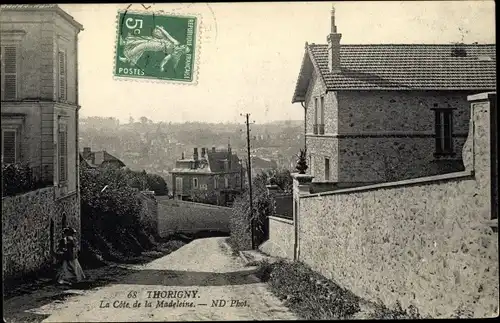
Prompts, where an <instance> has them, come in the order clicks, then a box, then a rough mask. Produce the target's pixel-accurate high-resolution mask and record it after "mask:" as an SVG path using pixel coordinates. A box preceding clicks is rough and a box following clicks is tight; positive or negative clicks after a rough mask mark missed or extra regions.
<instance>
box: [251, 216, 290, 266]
mask: <svg viewBox="0 0 500 323" xmlns="http://www.w3.org/2000/svg"><path fill="white" fill-rule="evenodd" d="M294 233H295V231H294V226H293V220H288V219H283V218H278V217H274V216H270V217H269V239H268V240H266V241H265V242H264V243H263V244H261V245H260V246H259V250H261V251H262V252H264V253H266V254H268V255H271V256H273V257H280V258H286V259H293V254H294V241H295V236H294Z"/></svg>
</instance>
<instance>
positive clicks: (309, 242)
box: [295, 95, 499, 317]
mask: <svg viewBox="0 0 500 323" xmlns="http://www.w3.org/2000/svg"><path fill="white" fill-rule="evenodd" d="M495 97H496V96H493V97H492V96H486V95H485V96H484V97H483V98H480V97H478V98H471V99H472V100H477V101H476V102H473V103H472V113H471V120H470V126H469V135H468V139H467V142H466V143H465V145H464V150H463V163H464V166H465V171H463V172H457V173H450V174H445V175H439V176H433V177H426V178H418V179H412V180H406V181H400V182H392V183H383V184H377V185H371V186H364V187H357V188H351V189H341V190H337V191H334V192H329V193H321V194H307V193H304V192H302V193H301V196H300V198H298V197H297V195H295V199H296V202H297V203H298V212H296V214H295V219H296V225H297V227H298V244H299V246H298V248H299V249H298V259H299V260H300V261H303V262H305V263H307V264H308V265H310V266H311V267H312V268H313V269H315V270H317V271H319V272H320V273H322V274H323V275H325V276H326V277H328V278H331V279H333V280H334V281H336V282H337V283H339V284H340V285H342V286H343V287H346V288H348V289H350V290H351V291H353V292H354V293H355V294H357V295H359V296H361V297H365V298H367V299H370V300H373V301H376V300H377V299H381V300H382V301H383V302H384V303H385V304H386V305H388V306H391V305H394V304H395V302H396V301H400V302H401V304H402V305H403V307H408V306H409V305H410V304H413V305H415V306H416V307H417V308H418V309H419V310H420V312H421V313H422V314H429V315H432V316H433V317H453V316H454V315H456V314H457V313H458V312H460V311H462V312H464V311H466V312H467V311H468V312H470V313H471V314H472V315H473V316H474V317H485V316H493V315H498V302H499V299H498V293H499V290H498V286H499V277H498V276H499V272H498V233H496V231H495V230H493V228H492V226H495V225H496V226H497V222H496V224H495V221H492V220H491V216H492V202H491V200H492V199H491V196H492V195H491V192H492V186H491V170H492V168H491V156H492V150H491V149H493V148H491V147H496V145H493V144H491V142H492V141H493V137H492V136H491V132H490V118H491V117H490V113H491V109H490V108H491V106H490V104H489V102H490V101H488V100H495ZM490 145H491V146H490ZM492 222H493V223H492Z"/></svg>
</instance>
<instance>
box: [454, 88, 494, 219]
mask: <svg viewBox="0 0 500 323" xmlns="http://www.w3.org/2000/svg"><path fill="white" fill-rule="evenodd" d="M467 99H468V101H469V102H470V105H471V121H470V124H469V136H468V137H467V141H466V142H465V144H464V147H463V150H462V158H463V162H464V166H465V170H466V171H471V172H473V174H474V178H475V179H476V182H477V185H478V192H480V194H481V195H483V196H484V197H485V198H487V199H489V201H490V203H488V204H487V205H481V206H480V207H478V208H477V211H476V212H478V213H479V214H480V213H484V218H485V220H487V221H488V222H491V225H492V226H494V227H496V228H498V214H497V209H498V123H497V110H496V92H488V93H480V94H475V95H469V96H468V97H467ZM478 194H479V193H478Z"/></svg>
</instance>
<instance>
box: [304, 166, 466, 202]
mask: <svg viewBox="0 0 500 323" xmlns="http://www.w3.org/2000/svg"><path fill="white" fill-rule="evenodd" d="M473 176H474V172H473V171H463V172H454V173H448V174H441V175H435V176H426V177H419V178H412V179H407V180H403V181H397V182H387V183H380V184H373V185H367V186H359V187H353V188H345V189H339V190H335V191H331V192H323V193H315V194H304V195H302V196H301V198H306V197H318V196H327V195H334V194H347V193H355V192H362V191H373V190H379V189H387V188H393V187H399V186H410V185H420V184H421V185H427V184H432V183H436V182H440V181H447V180H464V179H471V178H472V177H473Z"/></svg>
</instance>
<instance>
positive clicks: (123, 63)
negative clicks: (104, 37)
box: [114, 10, 199, 83]
mask: <svg viewBox="0 0 500 323" xmlns="http://www.w3.org/2000/svg"><path fill="white" fill-rule="evenodd" d="M117 20H118V22H117V25H118V26H117V39H116V47H115V48H116V50H115V57H114V60H115V64H114V75H115V77H119V78H129V79H130V78H134V79H154V80H165V81H173V82H181V83H193V82H194V81H195V76H196V75H195V72H196V71H195V69H196V65H195V60H196V54H197V51H198V48H197V47H198V44H197V42H196V40H197V37H196V36H197V30H198V29H197V27H198V26H197V25H198V22H199V18H198V17H196V16H181V15H173V14H166V13H163V12H160V13H158V12H129V11H126V10H125V11H120V12H118V16H117Z"/></svg>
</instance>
